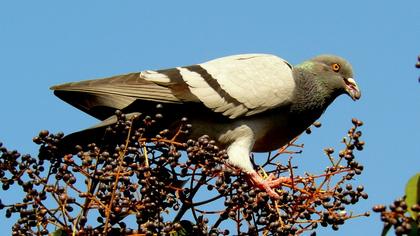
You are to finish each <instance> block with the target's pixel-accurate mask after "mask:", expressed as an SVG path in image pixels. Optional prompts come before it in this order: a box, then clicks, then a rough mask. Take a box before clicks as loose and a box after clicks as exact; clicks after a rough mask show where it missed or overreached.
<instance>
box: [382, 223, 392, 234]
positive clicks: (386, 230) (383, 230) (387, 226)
mask: <svg viewBox="0 0 420 236" xmlns="http://www.w3.org/2000/svg"><path fill="white" fill-rule="evenodd" d="M391 226H392V225H391V224H388V225H385V226H384V228H383V229H382V233H381V236H386V234H387V233H388V231H389V230H390V229H391Z"/></svg>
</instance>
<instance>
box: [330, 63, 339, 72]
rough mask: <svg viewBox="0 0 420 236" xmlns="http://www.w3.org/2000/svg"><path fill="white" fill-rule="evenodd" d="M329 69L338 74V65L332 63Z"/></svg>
mask: <svg viewBox="0 0 420 236" xmlns="http://www.w3.org/2000/svg"><path fill="white" fill-rule="evenodd" d="M331 68H332V70H333V71H334V72H338V71H339V70H340V64H338V63H334V64H332V65H331Z"/></svg>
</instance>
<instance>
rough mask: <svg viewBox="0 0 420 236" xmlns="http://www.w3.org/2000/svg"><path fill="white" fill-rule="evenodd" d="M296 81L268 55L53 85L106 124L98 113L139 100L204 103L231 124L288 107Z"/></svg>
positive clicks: (59, 93) (289, 70) (286, 67)
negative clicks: (242, 118)
mask: <svg viewBox="0 0 420 236" xmlns="http://www.w3.org/2000/svg"><path fill="white" fill-rule="evenodd" d="M294 86H295V82H294V79H293V74H292V67H291V66H290V64H288V63H287V62H286V61H285V60H283V59H281V58H279V57H276V56H273V55H268V54H243V55H235V56H228V57H222V58H219V59H215V60H212V61H208V62H205V63H202V64H197V65H192V66H185V67H176V68H172V69H166V70H156V71H154V70H146V71H142V72H139V73H130V74H126V75H119V76H114V77H110V78H106V79H97V80H88V81H82V82H74V83H67V84H63V85H58V86H54V87H52V88H51V89H53V90H55V94H56V95H57V96H58V97H60V98H61V99H63V100H64V101H66V102H68V103H70V104H72V105H73V106H75V107H77V108H79V109H81V110H83V111H85V112H87V113H89V114H91V115H93V116H95V117H98V118H102V119H105V118H107V117H109V116H110V115H112V114H106V115H101V114H99V112H95V108H98V107H109V108H113V109H124V108H125V107H127V106H129V105H130V104H131V103H133V102H134V101H136V100H147V101H154V102H162V103H175V104H176V103H178V104H182V103H188V102H195V103H202V104H204V105H205V106H206V107H207V108H210V109H212V110H213V111H214V112H217V113H221V114H223V115H224V116H227V117H229V118H231V119H234V118H237V117H240V116H249V115H253V114H257V113H260V112H263V111H265V110H268V109H272V108H275V107H279V106H282V105H287V104H289V103H290V99H291V98H292V96H293V90H294Z"/></svg>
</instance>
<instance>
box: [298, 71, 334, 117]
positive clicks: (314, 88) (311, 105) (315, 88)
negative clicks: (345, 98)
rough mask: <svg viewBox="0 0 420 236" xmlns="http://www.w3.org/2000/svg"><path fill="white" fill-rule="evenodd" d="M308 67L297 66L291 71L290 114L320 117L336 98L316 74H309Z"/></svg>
mask: <svg viewBox="0 0 420 236" xmlns="http://www.w3.org/2000/svg"><path fill="white" fill-rule="evenodd" d="M308 66H310V65H303V66H297V67H295V68H294V69H293V77H294V78H295V84H296V88H295V92H294V99H293V104H292V105H291V112H292V113H298V114H302V113H305V114H307V115H313V116H318V117H319V116H320V115H321V114H322V113H323V112H324V111H325V109H326V108H327V107H328V105H329V104H330V103H331V102H332V101H333V100H334V98H335V97H336V96H335V94H331V93H330V92H329V91H327V90H328V88H327V87H325V86H324V85H323V84H322V80H320V79H319V78H317V76H318V75H317V74H315V73H313V72H311V70H310V69H309V68H308Z"/></svg>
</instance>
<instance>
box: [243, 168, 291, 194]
mask: <svg viewBox="0 0 420 236" xmlns="http://www.w3.org/2000/svg"><path fill="white" fill-rule="evenodd" d="M247 176H248V177H249V180H250V182H251V183H252V184H253V185H255V186H257V187H258V188H259V189H261V190H264V191H266V192H267V194H268V195H269V196H270V197H272V198H274V199H279V198H280V196H279V195H278V194H277V193H276V191H274V190H273V188H277V187H279V186H280V185H281V184H282V183H290V182H291V181H292V180H291V179H290V178H288V177H278V178H276V177H275V176H274V175H273V174H270V175H269V176H268V177H267V178H266V179H263V178H262V177H261V176H260V175H259V174H258V173H257V172H256V171H255V170H254V171H251V172H248V173H247Z"/></svg>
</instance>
